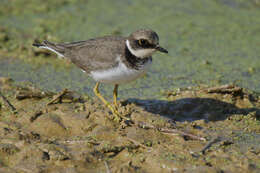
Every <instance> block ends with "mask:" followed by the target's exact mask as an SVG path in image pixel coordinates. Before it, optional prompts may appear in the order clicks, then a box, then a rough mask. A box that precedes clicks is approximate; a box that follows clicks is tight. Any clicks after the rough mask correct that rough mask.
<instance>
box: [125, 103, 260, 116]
mask: <svg viewBox="0 0 260 173" xmlns="http://www.w3.org/2000/svg"><path fill="white" fill-rule="evenodd" d="M129 103H134V104H136V105H137V106H140V107H142V108H144V109H145V111H147V112H151V113H153V114H159V115H161V116H164V117H167V118H170V119H172V120H176V121H194V120H199V119H204V120H206V121H219V120H225V119H227V118H228V117H229V116H231V115H233V114H243V115H248V114H249V113H250V112H254V111H256V116H257V119H260V109H258V108H246V109H241V108H238V107H236V106H235V105H233V104H230V103H227V102H223V101H220V100H216V99H212V98H183V99H178V100H174V101H165V100H140V99H128V100H126V101H125V102H124V103H123V104H129Z"/></svg>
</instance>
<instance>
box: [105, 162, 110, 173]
mask: <svg viewBox="0 0 260 173" xmlns="http://www.w3.org/2000/svg"><path fill="white" fill-rule="evenodd" d="M104 163H105V167H106V169H107V173H111V171H110V169H109V166H108V163H107V161H104Z"/></svg>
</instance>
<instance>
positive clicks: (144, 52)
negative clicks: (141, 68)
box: [126, 40, 155, 58]
mask: <svg viewBox="0 0 260 173" xmlns="http://www.w3.org/2000/svg"><path fill="white" fill-rule="evenodd" d="M126 46H127V48H128V49H129V51H130V52H131V53H132V54H133V55H134V56H136V57H140V58H145V57H149V56H151V55H152V54H153V53H154V52H155V49H138V50H134V49H133V48H132V47H131V45H130V43H129V41H128V40H126Z"/></svg>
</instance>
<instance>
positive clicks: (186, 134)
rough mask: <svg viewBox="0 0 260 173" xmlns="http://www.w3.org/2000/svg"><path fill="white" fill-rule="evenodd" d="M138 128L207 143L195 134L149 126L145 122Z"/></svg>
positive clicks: (140, 123) (139, 124)
mask: <svg viewBox="0 0 260 173" xmlns="http://www.w3.org/2000/svg"><path fill="white" fill-rule="evenodd" d="M138 126H139V127H141V128H144V129H156V130H158V131H160V132H163V133H166V134H178V135H181V136H183V137H185V136H187V137H189V138H191V139H196V140H200V141H206V139H205V138H203V137H200V136H196V135H193V134H190V133H187V132H183V131H180V130H177V129H169V128H157V127H155V126H153V125H149V124H146V123H143V122H139V123H138Z"/></svg>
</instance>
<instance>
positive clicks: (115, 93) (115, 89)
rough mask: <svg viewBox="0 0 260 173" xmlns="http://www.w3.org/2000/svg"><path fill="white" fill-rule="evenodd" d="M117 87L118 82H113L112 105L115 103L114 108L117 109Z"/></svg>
mask: <svg viewBox="0 0 260 173" xmlns="http://www.w3.org/2000/svg"><path fill="white" fill-rule="evenodd" d="M117 89H118V84H115V88H114V91H113V97H114V105H115V108H116V110H118V104H117Z"/></svg>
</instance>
